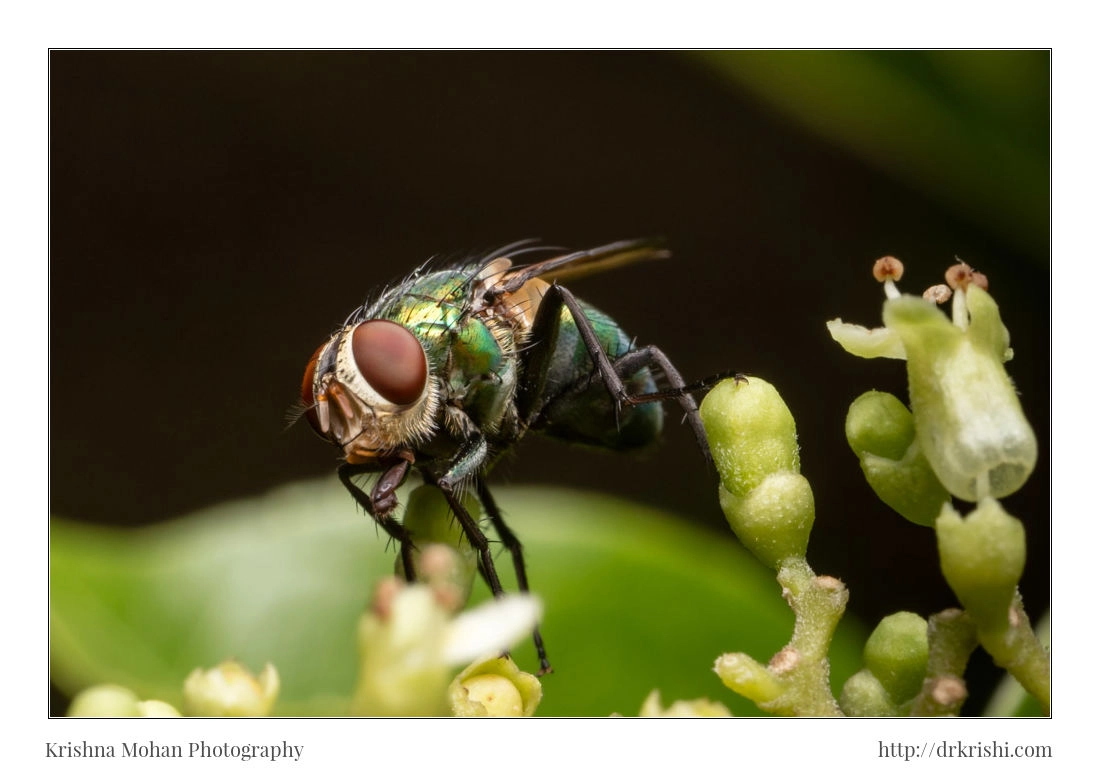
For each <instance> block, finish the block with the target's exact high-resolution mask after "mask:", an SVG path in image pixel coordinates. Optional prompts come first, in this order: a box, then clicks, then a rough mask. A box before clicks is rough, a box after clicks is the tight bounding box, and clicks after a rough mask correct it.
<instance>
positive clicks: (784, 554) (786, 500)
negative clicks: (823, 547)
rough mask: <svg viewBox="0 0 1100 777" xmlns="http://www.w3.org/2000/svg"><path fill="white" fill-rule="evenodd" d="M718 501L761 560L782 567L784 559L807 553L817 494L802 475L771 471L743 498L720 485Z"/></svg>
mask: <svg viewBox="0 0 1100 777" xmlns="http://www.w3.org/2000/svg"><path fill="white" fill-rule="evenodd" d="M718 501H719V503H720V504H721V506H722V512H724V513H725V514H726V520H727V521H728V522H729V525H730V528H732V529H733V532H734V534H736V535H737V539H739V540H740V541H741V544H743V545H744V546H745V547H746V548H747V549H748V550H749V551H750V552H751V553H752V554H753V555H754V556H756V558H757V559H759V561H760V562H761V563H763V564H765V565H767V566H769V567H771V568H772V569H779V567H780V565H781V564H782V563H783V561H784V560H785V559H787V558H790V557H792V556H805V555H806V546H807V545H808V544H809V541H810V529H811V528H813V524H814V494H813V490H812V489H811V488H810V483H809V481H808V480H806V478H804V477H803V476H802V475H799V474H798V473H796V472H776V473H773V474H771V475H768V476H767V477H766V478H765V479H764V480H763V481H762V482H761V483H760V484H759V485H757V486H756V488H754V489H753V490H752V491H751V492H750V493H749V495H748V496H746V497H744V498H743V499H739V498H738V497H736V496H734V495H733V494H731V493H730V492H729V491H727V490H726V489H725V487H724V486H722V485H719V486H718Z"/></svg>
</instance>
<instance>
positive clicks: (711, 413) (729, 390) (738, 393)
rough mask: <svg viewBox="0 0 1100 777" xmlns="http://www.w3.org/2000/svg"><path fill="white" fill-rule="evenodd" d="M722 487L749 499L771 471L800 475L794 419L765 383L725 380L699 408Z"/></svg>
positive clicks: (752, 380)
mask: <svg viewBox="0 0 1100 777" xmlns="http://www.w3.org/2000/svg"><path fill="white" fill-rule="evenodd" d="M699 415H700V417H701V418H702V420H703V426H704V428H705V429H706V432H707V439H708V441H709V442H710V451H711V455H712V456H713V458H714V465H715V467H717V469H718V474H719V475H720V476H721V478H722V485H724V486H725V487H726V490H727V491H729V492H730V493H731V494H732V495H734V496H737V497H744V496H747V495H748V493H749V492H750V491H752V489H754V488H756V486H757V485H759V484H760V482H761V481H763V480H764V478H765V477H767V476H768V475H770V474H772V473H773V472H798V470H799V459H798V437H797V435H796V433H795V425H794V416H792V415H791V411H790V410H788V409H787V405H786V404H785V403H784V402H783V399H782V398H781V397H780V396H779V392H778V391H776V390H775V388H774V387H773V386H772V385H771V384H770V383H768V382H767V381H764V380H760V379H759V378H748V379H747V380H743V379H742V380H737V379H730V380H724V381H722V382H721V383H719V384H718V385H717V386H715V387H714V388H713V389H711V391H710V393H708V394H707V395H706V397H704V399H703V402H702V404H701V405H700V406H699Z"/></svg>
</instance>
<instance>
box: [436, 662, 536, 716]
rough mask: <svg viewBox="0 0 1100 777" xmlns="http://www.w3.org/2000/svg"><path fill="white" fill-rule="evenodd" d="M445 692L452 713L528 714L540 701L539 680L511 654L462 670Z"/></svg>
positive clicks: (468, 714)
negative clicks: (511, 656)
mask: <svg viewBox="0 0 1100 777" xmlns="http://www.w3.org/2000/svg"><path fill="white" fill-rule="evenodd" d="M448 695H449V697H450V703H451V711H452V712H453V714H454V715H455V717H460V718H484V717H491V718H505V717H521V716H522V717H531V716H532V715H534V714H535V710H536V709H537V708H538V706H539V702H540V701H542V683H540V682H539V679H538V678H537V677H535V676H534V675H531V674H528V673H527V672H521V671H520V670H519V668H518V667H517V666H516V664H515V662H514V661H512V659H511V658H508V657H502V658H489V659H483V660H481V661H475V662H474V663H473V664H471V665H470V666H468V667H466V669H464V670H462V672H461V673H459V675H458V676H457V677H456V678H455V679H454V681H453V682H452V683H451V686H450V688H449V690H448Z"/></svg>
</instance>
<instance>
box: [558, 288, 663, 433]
mask: <svg viewBox="0 0 1100 777" xmlns="http://www.w3.org/2000/svg"><path fill="white" fill-rule="evenodd" d="M581 304H582V307H583V308H584V312H585V314H586V317H587V318H588V319H589V321H591V322H592V326H593V328H594V329H595V331H596V335H597V337H598V338H599V341H600V345H601V347H602V348H603V349H604V351H605V352H606V353H607V355H608V356H610V357H611V360H612V361H614V360H615V359H617V358H618V357H620V356H623V355H624V354H626V353H628V352H629V351H630V350H631V341H630V338H629V337H627V335H626V333H625V332H623V330H622V329H621V328H620V327H619V325H618V324H617V323H616V322H615V321H614V320H613V319H611V318H610V317H609V316H608V315H606V314H605V313H603V312H601V311H599V310H597V309H596V308H593V307H592V306H591V305H588V304H586V303H581ZM561 317H562V318H561V326H560V328H559V329H558V339H557V343H556V345H555V348H554V354H553V357H552V359H551V363H550V368H549V374H548V375H547V380H546V396H547V398H548V400H549V401H548V403H547V405H546V409H545V411H544V412H543V416H542V420H541V422H540V424H539V426H538V429H539V431H541V432H542V433H543V434H547V435H549V436H551V437H556V438H558V439H561V440H566V441H568V442H576V443H582V444H585V445H595V446H599V447H601V448H610V449H613V450H624V449H629V448H639V447H642V446H644V445H647V444H649V443H651V442H653V441H654V440H656V439H657V438H658V437H659V436H660V434H661V427H662V425H663V422H664V410H663V408H662V407H661V404H660V403H659V402H652V403H649V404H645V405H635V406H630V405H622V406H620V407H619V408H616V407H615V401H614V400H613V398H612V397H611V394H609V393H608V390H607V386H606V385H604V382H603V381H602V380H600V379H599V378H598V377H597V378H596V380H594V381H592V382H591V385H589V386H588V387H587V388H585V389H584V390H583V391H580V392H577V391H576V389H577V387H578V386H579V385H582V384H583V382H585V381H588V379H589V378H590V377H591V376H592V375H593V365H592V359H591V358H590V357H589V354H588V350H587V348H586V347H585V344H584V341H582V340H581V337H580V333H579V332H578V331H577V327H576V324H574V322H573V317H572V315H571V314H570V313H569V311H568V310H566V309H564V308H563V309H562V312H561ZM623 382H624V384H625V387H626V390H627V393H629V394H630V395H632V396H633V395H637V394H648V393H650V392H653V391H656V390H657V385H656V383H655V382H654V380H653V375H652V374H651V373H650V371H649V369H648V368H643V369H640V370H638V371H637V372H635V373H634V374H633V375H629V376H624V378H623Z"/></svg>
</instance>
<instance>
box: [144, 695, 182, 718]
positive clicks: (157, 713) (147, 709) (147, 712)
mask: <svg viewBox="0 0 1100 777" xmlns="http://www.w3.org/2000/svg"><path fill="white" fill-rule="evenodd" d="M137 706H138V713H139V714H140V715H141V717H143V718H179V717H182V716H181V715H180V711H179V710H177V709H176V708H175V707H173V706H172V705H171V704H169V703H168V702H166V701H160V700H159V699H149V700H148V701H139V702H138V704H137Z"/></svg>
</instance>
